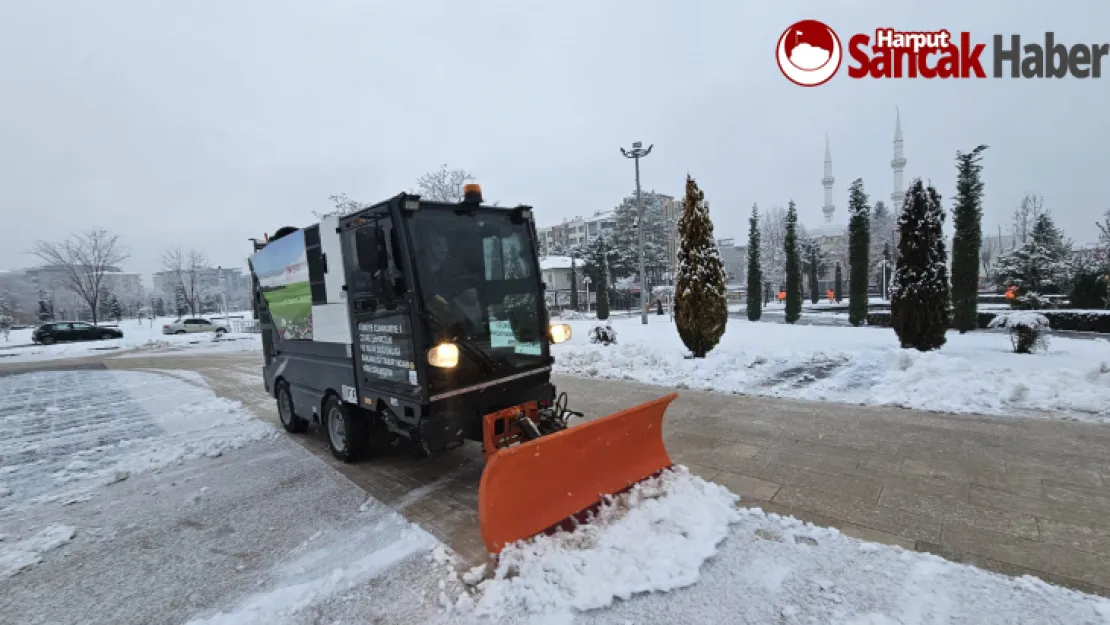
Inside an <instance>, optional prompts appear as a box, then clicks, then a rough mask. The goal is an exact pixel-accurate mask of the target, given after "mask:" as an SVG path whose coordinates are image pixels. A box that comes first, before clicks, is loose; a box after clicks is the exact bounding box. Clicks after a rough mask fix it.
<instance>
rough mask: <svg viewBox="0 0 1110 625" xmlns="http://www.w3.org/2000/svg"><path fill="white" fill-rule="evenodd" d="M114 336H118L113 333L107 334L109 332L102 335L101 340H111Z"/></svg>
mask: <svg viewBox="0 0 1110 625" xmlns="http://www.w3.org/2000/svg"><path fill="white" fill-rule="evenodd" d="M114 338H116V337H114V336H112V335H111V334H107V333H105V334H101V335H100V340H102V341H109V340H111V339H114Z"/></svg>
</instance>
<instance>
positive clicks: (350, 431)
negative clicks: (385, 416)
mask: <svg viewBox="0 0 1110 625" xmlns="http://www.w3.org/2000/svg"><path fill="white" fill-rule="evenodd" d="M324 429H325V430H327V433H328V446H329V447H331V455H333V456H335V457H336V458H337V459H338V460H341V461H343V462H357V461H358V460H360V459H362V458H363V457H364V456H365V455H366V452H367V449H368V447H369V443H370V419H369V418H368V417H367V415H365V414H362V413H361V412H357V413H356V411H354V410H351V409H350V408H349V407H347V406H345V405H343V402H341V401H339V398H338V397H336V396H335V395H332V396H330V397H328V401H327V402H326V403H325V404H324Z"/></svg>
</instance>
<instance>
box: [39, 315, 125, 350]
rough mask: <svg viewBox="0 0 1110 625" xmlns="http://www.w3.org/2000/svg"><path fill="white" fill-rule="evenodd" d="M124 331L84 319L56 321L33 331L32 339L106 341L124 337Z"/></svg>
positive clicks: (51, 342) (47, 340)
mask: <svg viewBox="0 0 1110 625" xmlns="http://www.w3.org/2000/svg"><path fill="white" fill-rule="evenodd" d="M122 338H123V332H120V331H119V330H118V329H116V328H104V327H100V326H94V325H93V324H91V323H85V322H83V321H56V322H54V323H44V324H42V325H41V326H39V327H37V328H35V331H34V332H32V333H31V340H32V341H34V342H35V343H42V344H43V345H51V344H53V343H65V342H70V341H106V340H108V339H122Z"/></svg>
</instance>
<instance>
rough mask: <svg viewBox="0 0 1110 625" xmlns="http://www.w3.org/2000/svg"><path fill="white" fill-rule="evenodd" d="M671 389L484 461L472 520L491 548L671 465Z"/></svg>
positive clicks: (577, 512) (498, 548)
mask: <svg viewBox="0 0 1110 625" xmlns="http://www.w3.org/2000/svg"><path fill="white" fill-rule="evenodd" d="M676 397H678V395H676V394H671V395H667V396H666V397H660V398H659V399H655V400H652V401H649V402H647V403H644V404H640V405H639V406H635V407H632V408H628V409H626V410H622V411H620V412H616V413H613V414H611V415H609V416H607V417H602V418H600V419H595V420H593V421H587V422H585V423H582V424H580V425H575V426H573V427H570V428H567V429H565V430H562V431H560V432H556V433H554V434H550V435H548V436H544V437H541V438H538V439H535V440H531V441H527V442H524V443H521V444H519V445H514V446H511V447H505V448H502V449H498V450H497V451H496V452H495V453H492V454H490V456H489V457H488V458H487V460H486V467H485V470H484V471H483V473H482V481H481V484H480V485H479V487H478V522H479V525H480V526H481V530H482V540H484V541H485V543H486V549H488V550H489V552H490V553H494V554H496V553H500V551H501V549H502V548H503V547H504V546H505V545H506V544H508V543H511V542H514V541H517V540H522V539H525V538H530V537H532V536H535V535H537V534H540V533H543V532H545V531H548V530H551V529H553V528H555V527H558V526H559V525H561V524H562V523H564V522H565V521H567V520H568V519H571V518H574V517H575V516H576V515H580V514H581V513H583V512H584V511H587V510H589V509H591V508H592V507H594V506H596V505H597V504H598V503H599V502H600V501H601V499H602V496H603V495H614V494H617V493H619V492H621V491H624V490H627V489H628V488H630V487H631V486H633V485H635V484H636V483H637V482H639V481H641V480H643V479H645V478H648V477H651V476H652V475H655V474H657V473H659V472H660V471H662V470H663V469H666V468H668V467H670V466H671V465H672V463H671V459H670V456H668V455H667V450H666V448H665V447H664V445H663V413H665V412H666V411H667V406H669V405H670V403H671V402H672V401H674V400H675V398H676Z"/></svg>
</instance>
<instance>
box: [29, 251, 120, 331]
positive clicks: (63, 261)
mask: <svg viewBox="0 0 1110 625" xmlns="http://www.w3.org/2000/svg"><path fill="white" fill-rule="evenodd" d="M31 253H32V254H34V255H35V256H38V257H39V258H40V259H41V260H42V261H43V262H44V263H46V264H47V265H50V266H52V267H53V268H54V269H55V271H57V272H58V273H59V281H60V283H61V285H62V286H63V287H65V288H66V289H67V290H69V291H70V292H72V293H73V294H74V295H76V296H77V297H79V298H81V300H83V301H84V302H85V304H87V305H88V307H89V312H91V313H92V321H93V324H94V325H95V324H96V323H97V321H98V319H97V313H98V310H99V303H100V295H101V293H102V292H103V285H102V283H103V281H104V274H105V273H107V272H108V271H111V270H114V269H115V268H116V265H118V264H119V263H121V262H123V261H124V260H126V259H127V257H128V254H127V252H126V251H124V249H123V247H122V246H121V245H120V243H119V235H118V234H112V233H110V232H108V231H106V230H98V229H94V230H86V231H85V232H83V233H81V234H75V235H70V237H69V238H68V239H65V240H63V241H58V242H51V241H39V242H37V243H36V244H35V247H34V248H33V249H32V250H31Z"/></svg>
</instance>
